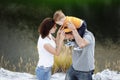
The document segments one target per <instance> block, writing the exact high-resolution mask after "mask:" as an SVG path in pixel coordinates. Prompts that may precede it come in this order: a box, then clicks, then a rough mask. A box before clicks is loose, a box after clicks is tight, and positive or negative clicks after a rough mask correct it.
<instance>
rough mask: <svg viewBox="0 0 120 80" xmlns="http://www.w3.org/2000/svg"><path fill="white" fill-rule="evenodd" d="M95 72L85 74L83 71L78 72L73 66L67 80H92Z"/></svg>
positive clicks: (68, 72)
mask: <svg viewBox="0 0 120 80" xmlns="http://www.w3.org/2000/svg"><path fill="white" fill-rule="evenodd" d="M93 72H94V70H92V71H88V72H83V71H76V70H74V69H73V67H72V66H71V67H70V68H69V70H68V71H67V73H66V77H65V80H92V74H93Z"/></svg>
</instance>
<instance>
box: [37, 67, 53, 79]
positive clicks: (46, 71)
mask: <svg viewBox="0 0 120 80" xmlns="http://www.w3.org/2000/svg"><path fill="white" fill-rule="evenodd" d="M35 72H36V76H37V79H38V80H50V78H51V67H43V66H41V67H36V70H35Z"/></svg>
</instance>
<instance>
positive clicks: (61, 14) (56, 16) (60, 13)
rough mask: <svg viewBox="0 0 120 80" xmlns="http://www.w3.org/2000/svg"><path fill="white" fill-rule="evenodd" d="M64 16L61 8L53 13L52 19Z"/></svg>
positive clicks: (56, 19)
mask: <svg viewBox="0 0 120 80" xmlns="http://www.w3.org/2000/svg"><path fill="white" fill-rule="evenodd" d="M63 17H65V15H64V13H63V12H62V10H57V11H56V12H55V13H54V15H53V19H54V21H58V20H60V19H61V18H63Z"/></svg>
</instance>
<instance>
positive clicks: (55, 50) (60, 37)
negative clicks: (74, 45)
mask: <svg viewBox="0 0 120 80" xmlns="http://www.w3.org/2000/svg"><path fill="white" fill-rule="evenodd" d="M64 38H65V36H64V32H63V31H61V33H60V34H57V37H56V48H54V47H53V46H52V45H50V44H45V45H44V48H45V49H46V50H47V51H48V52H50V53H51V54H53V55H56V56H58V55H59V54H60V51H61V47H62V44H63V40H64Z"/></svg>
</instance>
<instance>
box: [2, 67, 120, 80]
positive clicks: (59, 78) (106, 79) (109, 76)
mask: <svg viewBox="0 0 120 80" xmlns="http://www.w3.org/2000/svg"><path fill="white" fill-rule="evenodd" d="M64 78H65V73H55V74H53V75H52V77H51V80H64ZM0 80H37V79H36V76H35V75H32V74H29V73H21V72H12V71H9V70H6V69H4V68H0ZM93 80H120V72H116V71H110V70H109V69H105V70H104V71H102V72H98V73H96V74H94V75H93Z"/></svg>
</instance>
